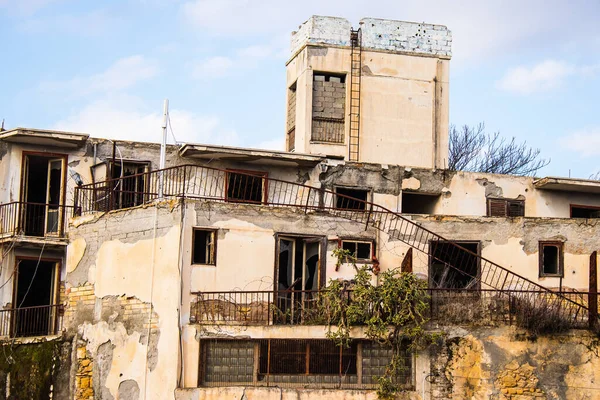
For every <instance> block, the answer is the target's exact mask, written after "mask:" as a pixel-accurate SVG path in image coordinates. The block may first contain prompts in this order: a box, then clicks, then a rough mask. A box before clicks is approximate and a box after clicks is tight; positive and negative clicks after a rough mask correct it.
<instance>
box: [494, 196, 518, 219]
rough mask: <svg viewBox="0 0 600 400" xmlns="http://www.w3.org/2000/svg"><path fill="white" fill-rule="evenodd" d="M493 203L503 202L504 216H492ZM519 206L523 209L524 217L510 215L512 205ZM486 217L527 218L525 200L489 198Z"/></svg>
mask: <svg viewBox="0 0 600 400" xmlns="http://www.w3.org/2000/svg"><path fill="white" fill-rule="evenodd" d="M492 202H503V203H504V215H493V214H492ZM511 203H513V204H519V205H520V206H521V207H522V210H523V215H510V205H511ZM486 216H488V217H500V218H516V217H524V216H525V200H521V199H506V198H502V197H488V198H487V207H486Z"/></svg>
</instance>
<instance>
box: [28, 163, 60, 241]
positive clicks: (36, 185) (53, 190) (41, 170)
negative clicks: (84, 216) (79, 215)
mask: <svg viewBox="0 0 600 400" xmlns="http://www.w3.org/2000/svg"><path fill="white" fill-rule="evenodd" d="M64 163H65V159H64V158H62V157H59V158H57V157H52V156H38V155H32V154H26V155H25V156H24V159H23V178H22V179H23V182H22V197H21V198H22V199H23V201H24V202H25V204H24V205H23V208H22V224H23V230H24V232H25V234H26V235H29V236H44V235H57V234H59V233H60V231H61V230H62V221H63V214H64V213H63V209H62V207H61V206H62V205H63V204H64V199H63V193H64V190H63V189H64V179H65V176H64Z"/></svg>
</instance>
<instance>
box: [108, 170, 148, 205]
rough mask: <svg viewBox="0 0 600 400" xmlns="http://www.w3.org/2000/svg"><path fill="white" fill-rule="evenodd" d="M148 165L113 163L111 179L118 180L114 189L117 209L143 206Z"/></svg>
mask: <svg viewBox="0 0 600 400" xmlns="http://www.w3.org/2000/svg"><path fill="white" fill-rule="evenodd" d="M145 172H148V163H146V162H144V163H133V162H124V163H121V162H115V163H111V168H110V178H111V179H116V180H115V181H113V182H112V183H111V185H112V187H113V200H112V201H113V204H114V206H115V207H114V208H115V209H119V208H128V207H135V206H139V205H142V204H143V203H144V197H145V196H144V195H145V193H146V190H145V189H146V175H145V174H144V173H145Z"/></svg>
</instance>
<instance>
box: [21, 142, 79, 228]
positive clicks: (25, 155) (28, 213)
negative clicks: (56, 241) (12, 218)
mask: <svg viewBox="0 0 600 400" xmlns="http://www.w3.org/2000/svg"><path fill="white" fill-rule="evenodd" d="M30 157H37V158H41V159H44V160H46V162H47V163H48V170H47V175H46V177H45V181H46V195H45V200H44V201H43V202H30V201H29V200H28V196H29V186H30V182H29V165H30V161H29V160H30ZM68 158H69V156H68V154H64V153H46V152H39V151H23V152H22V154H21V182H20V193H19V198H20V201H21V204H22V205H23V206H22V208H21V211H20V212H21V218H20V220H21V223H22V224H23V226H21V227H20V228H21V229H22V230H23V231H24V232H25V234H26V235H27V232H28V230H30V229H29V227H28V226H27V225H30V224H31V223H32V221H33V220H34V219H38V218H39V217H40V208H43V210H44V211H43V216H42V218H43V219H44V221H43V229H41V230H39V229H36V228H35V227H34V228H33V229H34V232H35V233H34V234H32V236H62V234H63V231H64V221H65V202H66V196H67V165H68V164H67V163H68ZM55 162H60V165H61V168H60V169H61V176H60V188H59V198H58V202H52V203H50V200H51V199H50V188H51V185H50V181H51V170H52V168H51V163H55ZM42 179H44V178H42ZM34 184H35V183H34ZM51 213H52V214H56V217H55V218H54V219H53V221H54V220H55V221H56V226H55V227H53V228H50V225H49V224H50V218H49V216H50V215H51ZM40 233H41V235H40Z"/></svg>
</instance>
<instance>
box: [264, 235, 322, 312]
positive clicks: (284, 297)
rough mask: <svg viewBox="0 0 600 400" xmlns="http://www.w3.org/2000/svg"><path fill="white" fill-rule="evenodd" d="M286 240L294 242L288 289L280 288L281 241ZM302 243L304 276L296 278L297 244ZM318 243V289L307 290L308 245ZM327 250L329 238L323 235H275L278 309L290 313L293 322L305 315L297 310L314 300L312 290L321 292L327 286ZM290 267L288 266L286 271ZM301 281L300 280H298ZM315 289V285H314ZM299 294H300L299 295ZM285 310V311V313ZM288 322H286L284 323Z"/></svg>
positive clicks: (275, 285)
mask: <svg viewBox="0 0 600 400" xmlns="http://www.w3.org/2000/svg"><path fill="white" fill-rule="evenodd" d="M282 240H285V241H288V242H292V250H291V253H292V255H291V264H292V265H291V273H290V277H291V278H292V281H291V285H290V286H288V287H287V288H280V287H279V284H280V282H279V279H280V269H281V265H280V262H281V241H282ZM300 240H301V241H302V276H301V277H298V278H295V276H296V272H297V270H296V267H297V266H296V252H297V243H298V241H300ZM314 243H318V245H319V248H318V253H317V254H318V260H317V266H316V270H315V273H316V279H317V284H316V289H305V285H306V284H307V283H308V279H307V277H308V275H306V272H307V271H306V269H307V265H306V263H307V261H308V259H307V256H306V251H307V245H309V244H314ZM326 249H327V237H326V236H322V235H301V234H289V233H276V234H275V266H274V285H273V291H274V298H275V299H277V307H278V309H279V310H280V311H283V312H284V314H286V315H288V313H287V311H289V318H290V319H291V320H292V321H295V318H298V315H297V314H299V315H300V316H302V315H303V313H302V312H299V313H296V312H295V309H296V308H298V307H300V308H301V307H303V306H305V305H306V302H307V301H311V300H312V295H311V291H312V290H317V291H318V290H320V289H321V288H323V287H324V286H325V284H326V276H325V271H326ZM287 268H288V267H287V266H286V269H287ZM290 277H288V283H287V284H289V281H290ZM298 279H300V280H298ZM298 285H300V289H296V288H295V287H296V286H298ZM312 287H313V288H314V287H315V285H314V284H313V285H312ZM298 292H299V293H298ZM284 310H285V311H284ZM283 322H286V321H283Z"/></svg>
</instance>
